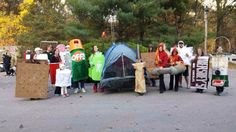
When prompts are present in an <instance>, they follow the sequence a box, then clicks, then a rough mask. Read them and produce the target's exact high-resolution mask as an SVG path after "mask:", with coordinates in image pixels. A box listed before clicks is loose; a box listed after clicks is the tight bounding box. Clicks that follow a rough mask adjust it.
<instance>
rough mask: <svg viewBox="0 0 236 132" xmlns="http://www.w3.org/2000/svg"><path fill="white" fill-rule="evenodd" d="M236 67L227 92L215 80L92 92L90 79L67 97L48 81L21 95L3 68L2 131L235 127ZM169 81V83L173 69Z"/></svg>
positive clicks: (203, 131) (213, 131)
mask: <svg viewBox="0 0 236 132" xmlns="http://www.w3.org/2000/svg"><path fill="white" fill-rule="evenodd" d="M235 73H236V70H229V81H230V87H228V88H226V89H225V93H226V94H225V95H223V96H215V95H214V93H215V92H216V90H215V88H214V87H211V86H209V89H207V90H205V91H204V93H202V94H200V93H195V92H194V91H195V90H194V89H186V88H180V89H179V92H174V91H166V92H165V93H164V94H160V93H159V90H158V87H147V91H148V93H147V94H145V95H144V96H138V95H137V94H136V93H134V92H133V91H120V92H117V91H106V92H105V93H93V92H92V84H86V90H87V92H86V93H78V94H73V90H69V93H70V94H71V95H70V96H69V97H67V98H63V97H55V96H53V88H52V87H51V86H49V98H48V99H43V100H29V99H22V98H16V97H15V83H16V82H15V77H5V76H4V74H3V73H0V132H235V131H236V112H235V111H236V90H235V86H236V74H235ZM165 83H166V86H167V88H168V83H169V76H168V75H166V76H165ZM158 84H159V81H158V80H157V85H158ZM183 86H185V85H184V84H183Z"/></svg>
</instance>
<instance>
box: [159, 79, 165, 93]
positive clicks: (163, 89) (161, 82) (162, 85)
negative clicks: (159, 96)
mask: <svg viewBox="0 0 236 132" xmlns="http://www.w3.org/2000/svg"><path fill="white" fill-rule="evenodd" d="M159 79H160V93H163V92H164V91H166V86H165V82H164V74H161V75H159Z"/></svg>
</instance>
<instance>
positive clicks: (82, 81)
mask: <svg viewBox="0 0 236 132" xmlns="http://www.w3.org/2000/svg"><path fill="white" fill-rule="evenodd" d="M80 88H81V91H82V92H83V93H85V92H86V90H85V88H84V80H81V81H80Z"/></svg>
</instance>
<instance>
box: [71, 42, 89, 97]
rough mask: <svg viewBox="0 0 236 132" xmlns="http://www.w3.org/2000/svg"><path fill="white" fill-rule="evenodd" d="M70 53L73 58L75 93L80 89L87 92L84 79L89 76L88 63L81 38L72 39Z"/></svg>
mask: <svg viewBox="0 0 236 132" xmlns="http://www.w3.org/2000/svg"><path fill="white" fill-rule="evenodd" d="M70 54H71V60H72V83H73V87H74V88H75V91H74V93H78V92H79V91H80V90H81V91H82V92H83V93H85V92H86V91H85V87H84V81H85V80H86V79H87V78H88V64H87V61H86V55H85V50H84V48H83V45H82V43H81V41H80V40H79V39H73V40H71V41H70ZM79 83H80V87H79Z"/></svg>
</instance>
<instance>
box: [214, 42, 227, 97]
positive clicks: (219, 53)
mask: <svg viewBox="0 0 236 132" xmlns="http://www.w3.org/2000/svg"><path fill="white" fill-rule="evenodd" d="M216 50H217V51H216V56H218V57H222V56H224V54H223V48H222V47H221V46H218V47H217V49H216ZM218 74H219V75H220V74H222V73H220V72H219V73H218ZM216 76H217V75H213V76H212V78H213V79H214V78H217V77H216ZM222 78H223V79H224V80H228V77H226V76H222ZM228 83H229V82H228V81H226V82H225V84H224V86H221V87H220V86H218V87H216V95H218V96H221V95H222V93H223V92H224V87H228V85H229V84H228Z"/></svg>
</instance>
